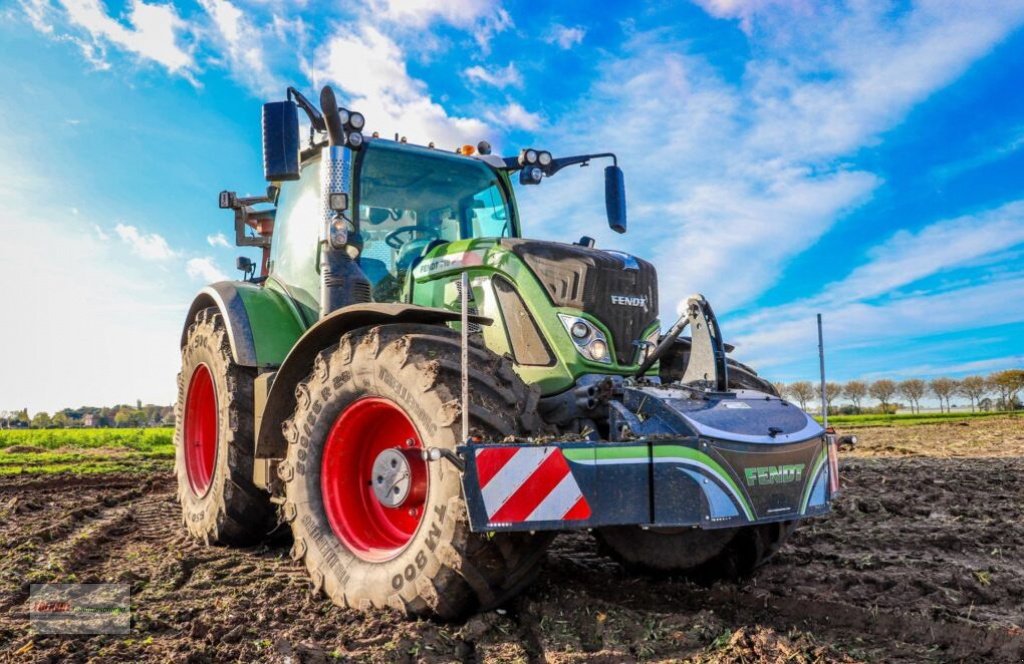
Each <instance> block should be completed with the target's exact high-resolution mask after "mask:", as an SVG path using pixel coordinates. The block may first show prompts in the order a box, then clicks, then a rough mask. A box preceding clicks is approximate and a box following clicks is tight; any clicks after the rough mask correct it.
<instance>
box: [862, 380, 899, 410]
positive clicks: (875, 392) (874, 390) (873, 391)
mask: <svg viewBox="0 0 1024 664" xmlns="http://www.w3.org/2000/svg"><path fill="white" fill-rule="evenodd" d="M868 394H870V395H871V398H872V399H876V400H877V401H878V403H879V404H881V407H882V412H883V413H887V412H889V404H890V403H892V401H891V399H892V398H893V397H894V396H895V395H896V383H894V382H893V381H891V380H889V379H888V378H883V379H882V380H876V381H875V382H873V383H871V385H870V386H869V387H868Z"/></svg>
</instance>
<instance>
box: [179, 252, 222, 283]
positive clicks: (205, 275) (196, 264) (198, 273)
mask: <svg viewBox="0 0 1024 664" xmlns="http://www.w3.org/2000/svg"><path fill="white" fill-rule="evenodd" d="M185 272H186V273H187V274H188V276H189V277H191V278H192V279H196V280H198V281H202V282H203V283H207V284H208V283H213V282H215V281H227V280H228V278H229V277H228V275H226V274H224V273H223V272H221V270H220V268H218V267H217V266H216V265H214V263H213V259H212V258H210V257H209V256H205V257H203V258H190V259H189V260H188V262H187V263H186V264H185Z"/></svg>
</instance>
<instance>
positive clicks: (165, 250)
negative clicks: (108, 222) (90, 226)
mask: <svg viewBox="0 0 1024 664" xmlns="http://www.w3.org/2000/svg"><path fill="white" fill-rule="evenodd" d="M114 232H115V233H117V236H118V237H119V238H121V240H122V241H123V242H125V243H126V244H127V245H128V246H129V247H131V250H132V253H134V254H135V255H136V256H139V257H140V258H145V259H148V260H158V261H163V260H167V259H170V258H174V257H175V256H177V255H178V252H176V251H174V250H173V249H171V246H170V245H169V244H167V240H165V239H164V237H163V236H162V235H159V234H158V233H148V234H147V233H143V232H141V231H139V229H138V228H136V227H135V226H131V225H128V224H118V225H117V226H115V227H114Z"/></svg>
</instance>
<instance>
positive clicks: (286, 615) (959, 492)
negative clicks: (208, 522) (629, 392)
mask: <svg viewBox="0 0 1024 664" xmlns="http://www.w3.org/2000/svg"><path fill="white" fill-rule="evenodd" d="M856 433H857V435H858V437H859V438H860V442H859V445H858V448H857V449H856V450H854V451H852V452H845V453H844V455H843V460H842V473H843V479H842V483H843V495H842V497H841V498H840V499H839V500H838V502H837V504H836V506H835V510H834V512H833V513H832V514H831V515H830V516H829V517H827V518H824V519H820V520H817V521H814V522H810V523H807V524H805V525H804V526H803V527H802V528H801V529H800V530H798V531H797V533H796V535H795V536H794V537H793V538H792V539H791V540H790V542H789V543H788V544H787V545H786V546H785V547H784V548H783V549H782V551H781V553H780V554H779V555H778V556H777V557H776V558H775V559H774V560H773V561H772V563H771V564H770V565H768V566H767V567H765V568H763V569H762V570H760V571H759V572H758V573H757V575H756V576H755V577H753V578H751V579H747V580H745V581H742V582H738V583H732V582H730V583H717V584H715V585H712V586H710V587H705V586H699V585H695V584H693V583H691V582H689V581H687V580H684V579H675V578H668V577H664V576H642V575H637V574H635V573H627V572H626V571H625V570H623V569H622V568H621V567H619V566H618V565H617V564H616V563H614V562H612V561H611V560H610V559H608V558H605V557H603V556H602V555H601V554H600V553H599V551H598V549H597V546H596V545H595V543H594V540H593V539H592V538H591V537H590V536H589V535H586V534H583V533H581V534H573V535H566V536H562V537H560V538H559V539H557V540H556V541H555V543H554V545H553V546H552V548H551V550H550V555H549V561H548V563H547V565H546V567H545V569H544V571H543V572H542V574H541V577H540V579H539V580H538V582H537V583H536V584H535V585H534V586H533V587H532V588H531V589H530V590H529V591H528V592H527V593H526V594H525V595H524V596H523V597H521V598H519V599H518V600H516V601H514V602H513V603H512V604H510V605H509V606H507V607H506V608H504V609H501V610H498V611H492V612H489V613H485V614H481V615H478V616H475V617H473V618H471V619H470V620H468V621H467V622H464V623H458V624H441V623H433V622H429V621H422V620H421V621H412V620H407V619H404V618H401V617H398V616H396V615H393V614H389V613H384V612H381V613H374V614H369V615H365V614H359V613H356V612H353V611H348V610H342V609H338V608H337V607H334V606H333V605H331V604H330V603H329V602H327V601H326V600H325V599H324V598H323V597H320V596H317V595H314V594H313V593H312V592H311V591H310V584H309V583H308V582H307V581H306V576H305V571H304V569H303V568H301V567H300V566H298V565H297V564H296V563H293V562H292V561H291V559H290V558H289V556H288V549H289V542H288V537H287V535H283V536H282V537H281V538H279V540H278V541H276V542H274V543H272V544H269V545H263V546H259V547H254V548H248V549H228V548H221V547H206V546H202V545H200V544H196V543H193V542H192V541H190V540H189V539H188V538H187V537H186V536H185V534H184V531H183V529H182V528H181V527H180V524H179V512H178V506H177V504H176V502H175V500H174V481H173V478H172V477H171V476H170V475H169V473H163V472H148V473H136V474H124V473H118V474H106V475H103V474H100V475H91V476H82V477H73V476H68V475H58V476H52V475H51V476H10V477H4V478H0V661H54V662H56V661H97V662H100V661H103V662H106V661H153V662H165V661H197V662H198V661H234V660H242V661H275V662H285V661H287V662H323V661H328V662H330V661H348V660H355V661H380V662H390V661H426V662H435V661H487V662H489V661H508V662H513V661H526V662H542V661H550V662H579V661H605V662H620V661H635V660H641V661H680V660H684V661H695V662H733V661H736V662H818V661H823V662H824V661H828V662H831V661H838V662H852V661H869V662H874V661H891V662H918V661H939V662H943V661H997V662H998V661H1005V662H1011V661H1020V660H1021V659H1022V658H1024V629H1022V626H1024V517H1022V511H1024V419H1011V418H986V419H984V420H973V421H970V422H969V423H968V424H967V425H963V426H961V425H957V424H955V423H942V424H935V425H931V424H929V425H920V426H914V427H899V428H878V429H858V430H857V432H856ZM47 582H78V583H90V582H92V583H96V582H117V583H127V584H131V593H132V600H131V603H132V606H131V622H132V629H131V633H130V634H127V635H97V636H47V635H42V634H38V633H36V632H34V631H33V630H32V629H31V628H30V625H29V620H28V613H27V612H28V602H27V598H28V591H29V584H31V583H47Z"/></svg>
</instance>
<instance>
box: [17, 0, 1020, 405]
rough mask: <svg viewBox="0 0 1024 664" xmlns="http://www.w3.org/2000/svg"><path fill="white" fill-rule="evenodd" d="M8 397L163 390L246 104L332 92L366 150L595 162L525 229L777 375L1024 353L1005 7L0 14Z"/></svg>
mask: <svg viewBox="0 0 1024 664" xmlns="http://www.w3.org/2000/svg"><path fill="white" fill-rule="evenodd" d="M0 15H2V20H0V45H2V46H3V55H2V56H0V89H3V90H4V94H3V95H2V96H0V195H2V198H3V200H4V203H5V205H4V213H3V214H2V215H0V228H2V229H3V231H4V232H3V239H2V241H0V275H2V276H3V277H4V282H5V284H6V288H5V300H6V304H7V306H6V307H4V311H5V315H4V323H3V325H2V326H0V348H2V349H3V350H2V351H0V352H2V353H3V358H2V362H0V366H2V369H0V371H2V372H3V379H2V380H0V409H6V408H16V407H17V408H20V407H28V408H29V409H30V410H33V411H34V410H39V409H47V410H53V409H57V408H61V407H64V406H68V405H80V404H85V403H95V404H100V403H114V402H124V401H134V400H135V399H136V398H139V399H142V400H143V401H147V402H149V401H152V402H157V403H168V402H171V401H173V400H174V398H175V384H174V375H175V373H176V371H177V364H178V357H177V337H178V334H179V332H180V324H181V319H182V317H183V315H184V312H185V309H186V308H187V306H188V303H189V301H190V299H191V297H192V295H193V293H194V292H195V291H197V290H198V289H199V288H200V287H201V286H202V285H203V284H204V283H206V282H208V281H211V280H215V279H219V278H222V277H223V275H232V274H233V263H234V257H235V256H236V255H238V254H239V253H240V252H239V250H238V249H236V248H233V247H231V246H229V244H228V242H226V241H225V239H226V237H228V236H229V235H230V233H231V219H230V215H227V214H224V213H222V212H221V211H220V210H218V209H217V208H216V203H215V199H216V193H217V192H218V191H219V190H220V189H222V188H229V189H234V190H237V191H239V192H256V191H259V190H261V189H262V187H263V186H264V183H263V182H262V179H261V171H260V168H261V156H260V146H259V107H260V104H261V103H262V102H263V101H266V100H275V99H280V98H283V95H284V89H285V87H286V86H287V85H289V84H291V85H295V86H296V87H298V88H300V89H303V90H306V91H307V92H309V93H310V94H313V93H314V91H315V89H317V88H318V86H320V85H322V84H324V83H327V82H330V83H333V84H335V85H336V86H337V87H338V88H339V89H340V90H341V92H342V97H343V99H344V100H345V101H346V102H347V104H348V105H349V106H350V107H352V108H356V109H359V110H361V111H363V113H364V114H365V115H366V116H367V118H368V126H369V129H370V130H374V129H376V130H379V131H381V132H382V133H383V134H385V135H391V134H393V133H395V132H399V133H401V134H402V135H406V136H408V137H409V139H410V140H412V141H414V142H421V143H426V142H427V141H431V140H433V141H436V142H437V143H438V145H440V146H446V145H447V146H451V147H454V146H455V145H458V144H460V143H462V142H470V143H476V142H477V141H479V140H480V139H484V138H486V139H488V140H490V141H491V142H492V143H493V144H494V145H495V146H496V147H497V148H498V149H499V150H501V151H503V152H505V153H512V152H515V151H516V150H518V148H519V147H521V146H526V145H531V146H536V147H543V148H548V149H551V150H552V151H554V152H556V153H560V154H565V153H569V152H576V151H598V150H600V151H604V150H613V151H615V152H617V153H618V154H619V157H620V163H621V164H622V166H623V168H624V169H625V171H626V180H627V187H628V190H629V205H630V223H631V228H630V232H629V233H628V234H627V235H626V236H623V237H619V236H613V235H612V234H611V233H610V232H608V231H607V229H606V228H605V226H604V221H603V200H602V193H601V189H602V186H603V183H602V181H601V178H600V176H599V173H598V172H597V171H586V170H584V171H576V170H575V169H574V170H572V171H567V172H563V173H561V174H559V176H558V177H557V178H554V179H552V180H551V181H548V182H545V183H544V184H543V185H542V186H540V187H535V188H531V189H529V190H528V191H526V192H523V196H522V198H521V201H520V204H521V207H522V210H523V213H524V216H525V225H526V231H527V234H528V235H530V236H533V237H544V238H550V239H558V240H564V241H571V240H575V239H576V238H578V237H579V236H580V235H582V234H588V235H592V236H595V237H596V238H597V239H598V243H599V246H605V247H609V248H612V247H614V248H617V249H622V250H626V251H630V252H633V253H636V254H638V255H642V256H645V257H649V258H651V259H653V260H654V261H655V263H656V264H657V266H658V268H659V273H660V275H661V286H662V316H663V318H665V319H666V322H667V319H669V318H671V317H674V313H675V307H676V305H677V304H678V303H679V302H680V300H681V299H683V298H685V296H686V295H688V294H690V293H693V292H702V293H704V294H705V295H707V296H708V298H709V299H710V300H711V302H712V303H713V304H714V305H715V307H716V310H717V311H718V312H719V315H720V317H721V318H722V323H723V328H724V331H725V333H726V337H727V339H728V340H730V341H732V342H734V343H736V345H737V346H738V350H737V351H736V355H737V357H739V358H740V359H742V360H744V361H748V362H749V363H751V364H753V365H754V366H755V367H757V368H758V369H759V370H761V371H762V373H764V374H766V375H768V376H769V377H771V378H773V379H780V380H794V379H798V378H811V377H814V376H815V374H816V355H815V354H816V340H815V329H814V314H815V313H816V312H819V311H820V312H822V313H823V314H824V316H825V322H826V343H827V345H828V348H829V367H830V374H831V377H833V378H835V379H837V380H847V379H850V378H855V377H866V378H869V379H870V378H878V377H883V376H886V377H892V378H896V379H899V378H904V377H908V376H911V375H914V376H924V377H928V376H934V375H939V374H949V375H964V374H966V373H978V372H980V373H987V372H989V371H992V370H997V369H1002V368H1007V367H1010V366H1020V365H1021V364H1022V363H1024V350H1022V349H1024V346H1022V342H1021V338H1022V334H1024V303H1022V293H1024V187H1022V184H1024V86H1021V85H1020V72H1021V71H1022V69H1024V30H1022V29H1021V26H1022V25H1024V3H1020V2H988V3H984V8H983V9H982V8H981V5H979V4H974V3H962V2H921V3H916V2H894V3H886V2H850V3H840V4H825V3H819V2H810V1H809V0H808V1H806V2H801V1H799V0H793V1H787V2H782V1H773V0H749V1H743V0H698V1H697V2H695V3H693V4H688V3H682V2H668V1H666V2H653V3H649V4H645V5H638V4H634V3H595V2H575V1H567V2H560V3H540V4H538V3H526V2H504V3H503V2H499V0H448V1H446V2H443V3H432V2H425V1H412V2H409V1H402V0H374V1H372V2H370V3H368V4H365V5H359V6H357V5H356V4H355V3H344V4H341V3H318V2H315V1H314V0H308V1H307V2H288V3H285V2H279V1H277V0H250V1H249V2H243V1H242V0H200V1H199V2H198V3H193V2H187V3H185V2H183V3H175V4H160V3H152V4H150V3H147V2H144V1H142V0H129V2H126V3H122V2H102V1H101V0H15V1H14V2H8V3H6V4H5V5H4V6H3V7H0Z"/></svg>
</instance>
